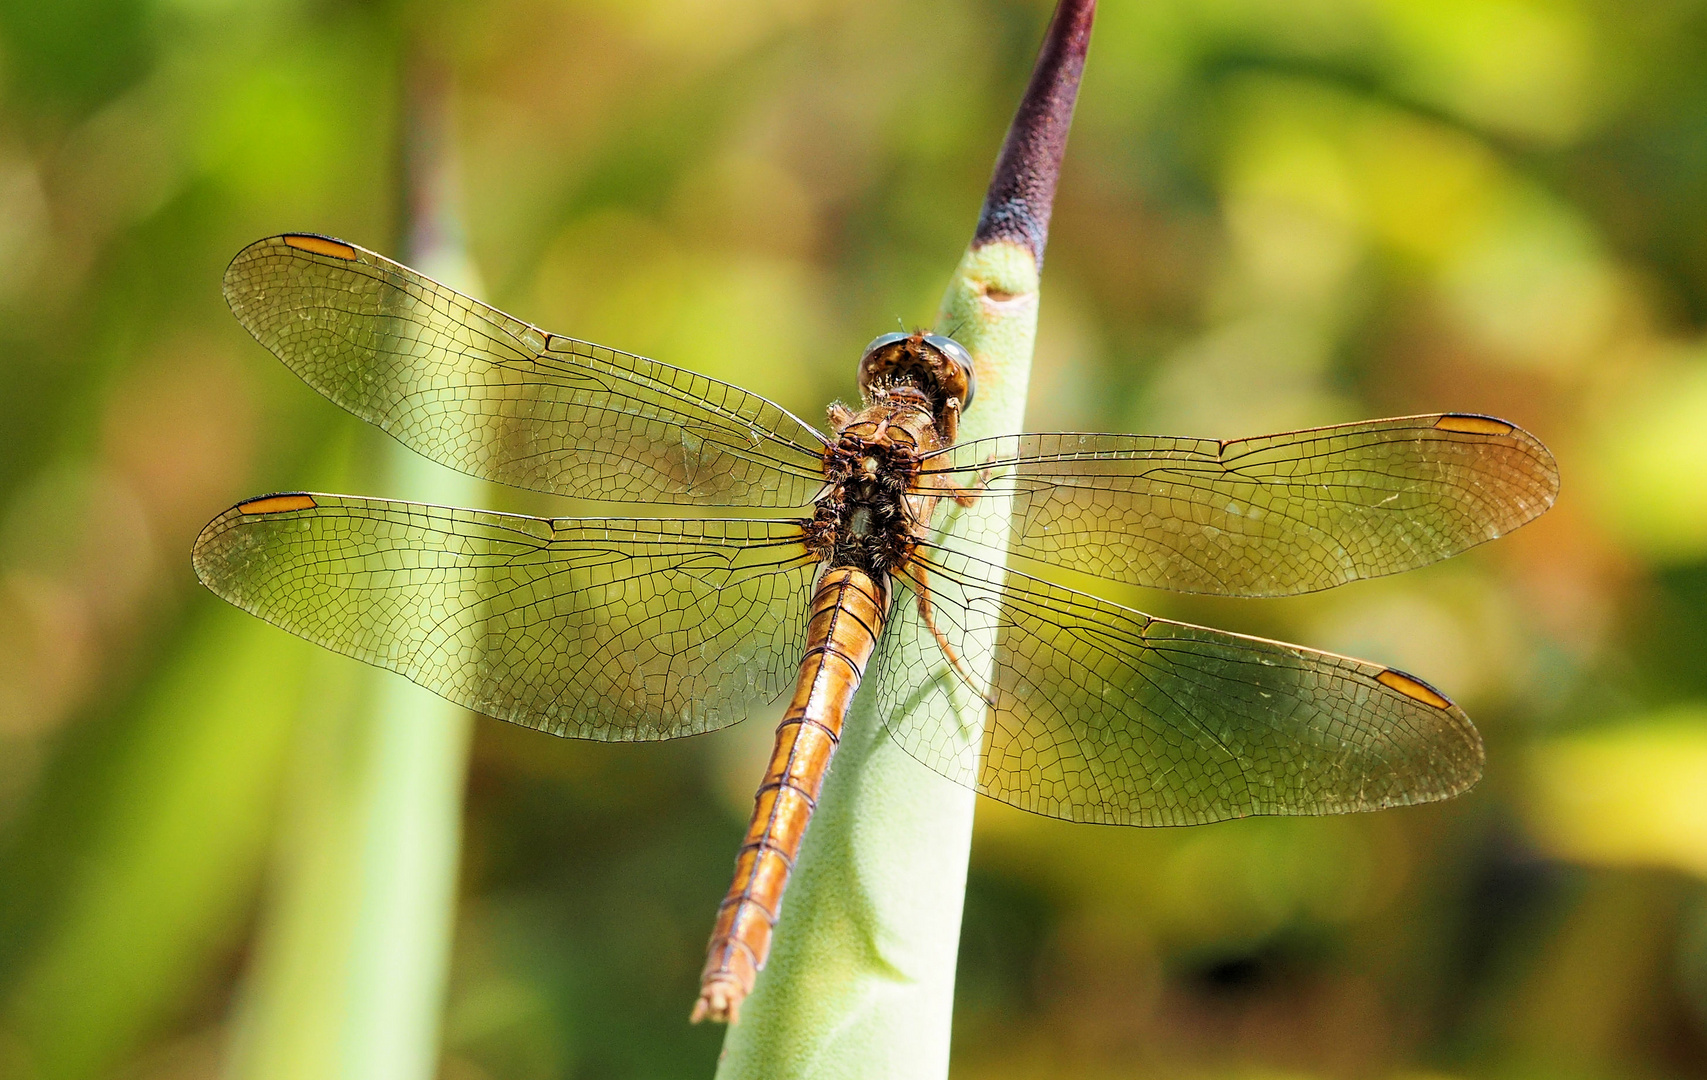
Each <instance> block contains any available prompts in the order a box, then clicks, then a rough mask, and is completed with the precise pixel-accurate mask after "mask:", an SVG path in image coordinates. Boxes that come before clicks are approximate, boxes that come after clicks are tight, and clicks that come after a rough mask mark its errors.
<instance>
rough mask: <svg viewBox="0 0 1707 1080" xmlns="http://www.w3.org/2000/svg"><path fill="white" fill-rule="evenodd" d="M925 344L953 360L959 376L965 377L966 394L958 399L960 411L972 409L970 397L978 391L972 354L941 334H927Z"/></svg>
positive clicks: (964, 347)
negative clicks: (958, 370) (959, 373)
mask: <svg viewBox="0 0 1707 1080" xmlns="http://www.w3.org/2000/svg"><path fill="white" fill-rule="evenodd" d="M925 344H927V345H929V346H930V347H931V348H933V349H935V350H936V351H937V352H939V353H942V354H943V355H944V356H946V357H948V358H949V359H950V360H953V361H954V364H955V366H956V367H958V368H959V369H960V372H961V374H963V375H965V376H966V393H964V394H962V395H961V397H960V407H961V409H970V408H971V407H972V395H973V393H974V392H975V391H976V390H977V389H978V375H977V372H976V371H975V370H974V369H973V367H972V354H971V353H969V352H967V351H966V346H964V345H962V344H961V343H960V342H958V341H956V340H954V339H953V338H951V337H945V336H944V335H942V334H927V335H926V336H925Z"/></svg>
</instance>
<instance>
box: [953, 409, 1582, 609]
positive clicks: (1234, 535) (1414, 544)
mask: <svg viewBox="0 0 1707 1080" xmlns="http://www.w3.org/2000/svg"><path fill="white" fill-rule="evenodd" d="M921 477H922V480H921V483H922V484H924V485H930V484H941V483H947V484H950V485H953V486H955V487H958V488H964V489H968V490H970V491H972V492H975V493H976V492H979V491H982V493H983V494H982V495H981V497H983V498H995V499H1003V500H1007V501H1008V502H1009V503H1010V504H1011V506H1012V530H1011V536H1009V535H1007V533H1006V532H1004V531H1002V530H999V529H998V530H992V531H991V533H990V535H989V536H988V537H980V536H978V535H976V534H973V535H968V536H964V537H963V538H962V539H961V540H960V541H959V543H961V544H971V545H973V546H974V548H975V549H976V550H977V551H978V552H979V553H980V554H984V555H987V556H988V555H992V554H996V553H999V552H1000V551H1001V550H1002V549H1003V545H1004V542H1005V543H1006V544H1007V545H1008V547H1009V550H1011V551H1012V552H1013V553H1014V554H1015V555H1018V556H1021V557H1023V558H1027V559H1033V560H1036V561H1037V562H1041V563H1045V564H1048V565H1051V566H1060V567H1065V568H1067V569H1071V570H1077V571H1081V572H1083V573H1086V574H1092V575H1095V576H1098V577H1102V578H1106V579H1108V580H1110V581H1121V582H1127V583H1130V584H1134V585H1145V586H1150V587H1153V588H1166V589H1177V590H1180V591H1183V592H1199V593H1216V594H1220V595H1225V596H1280V595H1286V594H1290V593H1301V592H1313V591H1315V590H1317V589H1326V588H1330V587H1332V586H1334V585H1341V584H1344V583H1345V582H1348V581H1355V580H1357V579H1359V578H1371V577H1380V576H1382V575H1385V574H1395V573H1398V572H1399V571H1401V570H1411V569H1414V568H1416V567H1419V566H1426V565H1428V564H1429V563H1432V562H1436V561H1438V560H1440V559H1444V558H1447V557H1448V556H1451V555H1456V554H1457V553H1459V552H1461V551H1464V550H1465V549H1467V548H1471V547H1474V546H1475V545H1477V544H1480V543H1483V542H1484V541H1487V540H1492V539H1494V538H1495V537H1498V536H1502V535H1504V534H1505V533H1508V532H1510V531H1511V530H1513V529H1515V528H1517V527H1518V526H1519V525H1522V524H1524V523H1525V522H1527V521H1530V520H1533V519H1534V518H1535V517H1537V516H1539V515H1540V514H1541V513H1542V512H1543V511H1545V510H1546V509H1547V508H1548V507H1549V506H1551V505H1553V499H1554V497H1555V496H1556V495H1557V494H1558V491H1559V471H1558V466H1557V465H1556V463H1555V462H1554V460H1553V456H1552V455H1551V454H1550V453H1548V451H1547V448H1546V447H1544V446H1542V445H1541V443H1540V442H1539V441H1537V440H1536V439H1535V437H1534V436H1532V435H1530V434H1529V433H1528V432H1526V431H1524V430H1523V429H1522V428H1518V427H1515V426H1513V425H1511V424H1508V423H1506V422H1505V421H1503V420H1495V419H1492V418H1491V417H1484V416H1472V415H1468V414H1460V413H1447V414H1441V415H1433V416H1413V417H1406V418H1402V419H1397V420H1374V421H1369V422H1366V423H1359V424H1343V425H1340V426H1337V427H1324V428H1314V429H1311V430H1308V431H1293V432H1287V433H1285V434H1281V435H1265V436H1261V437H1259V438H1254V439H1235V440H1232V441H1229V442H1217V441H1216V440H1214V439H1181V438H1169V437H1164V436H1146V435H1015V436H1006V437H999V438H993V439H981V440H978V441H975V442H969V443H963V444H961V445H958V446H954V447H951V448H949V449H948V450H945V451H943V452H941V453H939V454H936V455H934V456H932V457H929V458H926V459H925V461H924V464H923V471H922V473H921ZM950 542H956V541H953V540H951V541H950Z"/></svg>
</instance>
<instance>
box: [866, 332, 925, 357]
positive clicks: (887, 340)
mask: <svg viewBox="0 0 1707 1080" xmlns="http://www.w3.org/2000/svg"><path fill="white" fill-rule="evenodd" d="M911 336H912V335H911V334H879V335H877V336H876V337H874V338H872V339H871V344H870V345H867V346H866V347H865V352H863V353H861V354H860V359H862V360H863V359H865V358H866V357H867V356H870V355H871V354H872V353H874V352H876V351H877V350H878V349H886V348H888V347H889V346H891V345H893V344H895V343H896V342H897V341H906V340H907V339H908V338H909V337H911Z"/></svg>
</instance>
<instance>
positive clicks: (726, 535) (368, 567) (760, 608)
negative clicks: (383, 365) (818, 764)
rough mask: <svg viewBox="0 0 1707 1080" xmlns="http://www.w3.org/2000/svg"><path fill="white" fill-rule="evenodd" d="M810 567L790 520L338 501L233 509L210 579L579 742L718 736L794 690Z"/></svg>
mask: <svg viewBox="0 0 1707 1080" xmlns="http://www.w3.org/2000/svg"><path fill="white" fill-rule="evenodd" d="M814 566H815V563H814V560H813V559H812V558H811V557H810V556H809V555H808V554H807V553H806V550H805V548H804V547H803V546H802V544H801V540H800V524H799V523H798V522H789V521H736V520H685V521H684V520H667V519H632V520H624V519H614V520H590V519H589V520H578V519H574V518H559V519H551V520H548V519H544V518H531V517H519V516H514V515H508V514H493V513H486V512H483V511H477V510H452V509H447V508H444V507H438V506H425V505H421V504H418V503H406V502H392V501H389V500H383V499H359V498H352V497H347V496H338V495H303V494H296V495H275V496H267V497H265V498H261V499H252V500H250V501H249V502H246V503H241V504H239V505H237V506H235V507H233V508H231V509H230V510H227V511H226V512H225V513H223V514H221V515H220V516H219V517H217V518H215V519H214V520H213V521H212V522H210V523H209V524H208V526H207V527H206V528H205V529H203V530H202V533H201V536H200V537H199V538H198V539H197V540H196V547H195V568H196V574H197V576H198V577H200V578H201V580H202V583H203V584H205V585H206V586H207V587H208V588H210V589H212V590H213V591H214V592H215V593H218V594H219V595H220V596H222V597H224V598H225V599H226V600H229V601H230V602H231V603H233V604H236V605H237V606H238V607H240V608H243V609H244V610H246V611H249V612H252V613H253V614H255V615H258V616H260V617H261V618H263V619H266V620H267V621H268V622H271V623H274V624H275V625H278V626H281V627H283V628H284V629H286V630H289V631H290V632H291V633H293V634H297V635H299V636H301V637H304V638H307V639H308V640H310V641H313V642H316V643H318V644H320V645H324V646H326V647H327V648H329V649H332V650H334V651H336V652H341V653H344V654H346V655H348V656H353V657H356V658H357V659H360V660H365V661H367V662H368V663H370V664H376V665H378V666H380V667H383V668H388V669H390V670H392V671H396V672H399V673H401V674H403V675H406V676H408V677H409V678H410V679H413V680H414V681H415V682H418V683H420V684H421V685H422V686H425V687H427V688H428V689H429V690H432V691H433V692H435V693H437V694H440V695H442V696H443V697H446V698H449V699H450V700H451V701H454V702H457V703H458V704H461V705H465V706H467V707H468V708H470V709H474V710H476V711H478V712H482V713H486V714H488V715H490V716H496V717H499V718H500V719H504V720H509V721H511V722H513V723H517V724H522V725H524V726H527V727H533V728H539V729H542V730H544V731H549V732H551V733H553V734H556V735H566V736H570V737H574V738H582V739H601V740H607V741H615V742H632V741H642V740H651V739H670V738H675V737H677V736H680V735H693V734H697V733H699V732H703V731H712V730H715V729H717V728H720V727H725V726H727V725H729V724H732V723H734V722H736V721H737V720H740V719H741V718H742V716H743V715H744V711H745V707H746V705H747V703H748V702H749V701H751V700H753V699H755V698H765V699H769V698H772V697H774V696H776V694H777V693H778V692H779V691H781V690H782V689H783V688H784V687H785V686H786V685H788V684H789V683H790V682H791V681H792V680H793V677H794V672H795V666H796V665H797V664H798V663H799V661H800V654H801V652H802V650H803V649H804V644H803V642H804V636H805V626H806V607H807V603H808V600H809V595H808V593H809V590H810V587H811V583H812V576H813V571H814Z"/></svg>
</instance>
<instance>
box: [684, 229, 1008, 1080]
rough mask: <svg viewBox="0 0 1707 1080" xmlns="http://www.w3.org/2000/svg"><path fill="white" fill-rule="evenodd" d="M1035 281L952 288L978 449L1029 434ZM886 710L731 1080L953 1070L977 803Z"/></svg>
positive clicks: (854, 720)
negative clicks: (957, 976)
mask: <svg viewBox="0 0 1707 1080" xmlns="http://www.w3.org/2000/svg"><path fill="white" fill-rule="evenodd" d="M1037 283H1038V278H1037V266H1036V261H1035V260H1034V259H1033V258H1032V256H1031V253H1030V251H1028V250H1027V249H1026V248H1025V247H1023V246H1022V245H1019V244H1013V243H1007V242H997V243H993V244H987V245H984V246H983V247H979V248H974V249H972V250H969V251H968V252H967V254H966V256H965V258H963V259H962V260H961V263H960V267H959V269H958V270H957V271H956V272H955V276H954V279H953V281H952V282H951V283H950V284H949V288H948V292H947V294H946V295H945V296H944V298H943V304H942V313H941V315H940V316H939V320H940V321H939V325H942V326H948V325H958V326H959V327H960V330H959V335H960V336H959V340H960V341H961V343H962V344H964V345H966V347H967V348H968V349H970V350H971V351H972V353H973V355H974V357H975V358H976V359H977V361H978V395H979V396H978V401H977V408H976V410H975V411H972V412H969V413H968V414H967V418H966V422H965V425H964V427H963V431H965V432H966V437H967V438H978V437H980V436H982V435H985V434H996V433H998V432H1001V431H1011V430H1015V429H1017V428H1018V427H1019V422H1020V420H1021V418H1022V417H1023V414H1024V410H1025V392H1026V383H1027V379H1028V376H1029V371H1030V359H1031V344H1032V339H1033V336H1034V333H1035V330H1036V325H1037ZM992 292H994V293H996V294H998V295H1005V296H1006V297H1008V298H1007V299H1004V300H1001V301H992V300H991V299H990V295H991V293H992ZM986 394H987V395H988V396H986ZM874 700H875V699H874V697H873V696H872V695H870V694H865V695H862V696H861V697H860V698H859V699H858V700H857V701H856V702H855V704H854V707H853V710H852V713H851V715H850V716H849V718H848V722H847V725H846V728H845V730H844V734H843V739H842V744H841V747H840V749H839V750H838V751H837V752H836V759H835V763H834V765H833V767H832V768H831V769H830V775H829V777H828V779H827V780H826V782H825V785H824V791H823V795H822V797H821V798H820V800H819V809H818V811H817V813H816V814H815V815H814V817H813V821H812V825H811V829H810V832H809V834H808V836H807V840H806V844H805V849H804V851H803V852H802V855H801V859H800V864H799V866H798V867H797V868H796V869H795V872H794V875H793V877H792V879H791V880H790V882H789V887H788V896H787V900H786V901H785V904H784V908H783V914H782V919H781V922H780V923H779V924H778V926H777V931H776V940H775V945H774V946H773V950H772V952H771V956H770V962H769V964H768V965H767V966H766V968H765V971H764V973H763V974H762V975H761V976H760V977H759V982H758V986H757V989H756V991H755V992H754V994H753V996H752V997H751V998H749V999H748V1001H747V1003H746V1005H745V1006H744V1008H743V1013H742V1019H741V1022H740V1023H739V1024H736V1025H734V1026H733V1027H731V1028H730V1030H729V1035H728V1038H727V1039H726V1040H725V1043H724V1057H723V1059H722V1062H721V1064H720V1065H719V1068H718V1070H717V1075H718V1077H719V1078H721V1080H735V1078H752V1080H760V1078H763V1080H790V1078H796V1077H798V1078H802V1080H805V1078H808V1077H811V1078H818V1080H827V1078H836V1077H879V1076H881V1077H893V1078H898V1080H901V1078H920V1080H923V1078H940V1077H943V1076H946V1075H947V1073H948V1051H949V1034H950V1030H951V1018H952V1014H953V1007H954V968H955V959H956V956H957V954H958V951H959V944H960V914H961V908H962V906H963V905H964V902H965V889H966V861H967V854H968V852H969V851H970V849H971V844H972V811H973V803H974V801H975V799H976V795H974V793H973V792H972V791H970V790H969V789H967V788H963V787H960V786H958V785H955V784H953V783H950V782H949V781H947V780H945V779H943V778H941V777H939V776H937V775H935V774H934V773H932V772H931V771H930V770H928V769H926V768H925V767H924V766H923V765H921V764H919V763H918V762H917V761H915V760H914V759H913V758H911V757H909V756H908V755H907V754H906V752H905V751H903V750H902V749H901V748H900V747H899V746H897V745H896V744H895V743H894V742H893V741H892V740H890V739H889V738H888V737H887V734H886V732H885V730H884V728H883V721H882V718H881V717H879V716H877V715H876V711H875V709H874V707H873V702H874ZM895 721H896V722H900V723H905V722H906V718H905V717H904V716H899V717H896V718H895Z"/></svg>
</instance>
